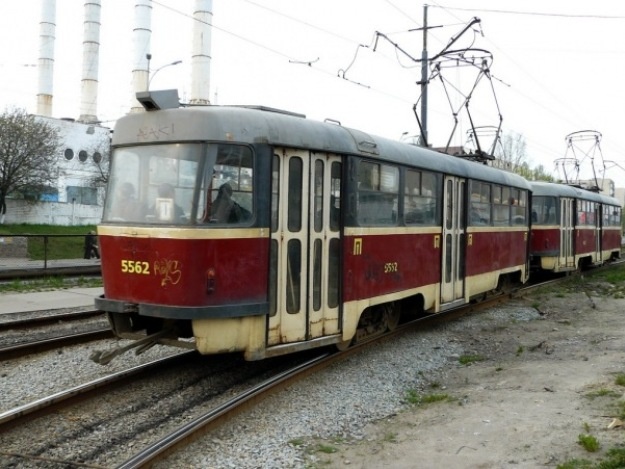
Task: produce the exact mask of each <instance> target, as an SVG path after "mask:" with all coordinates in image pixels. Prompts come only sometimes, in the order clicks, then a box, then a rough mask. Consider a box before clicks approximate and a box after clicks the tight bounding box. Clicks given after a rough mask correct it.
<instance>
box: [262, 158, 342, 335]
mask: <svg viewBox="0 0 625 469" xmlns="http://www.w3.org/2000/svg"><path fill="white" fill-rule="evenodd" d="M340 191H341V159H340V158H339V157H337V156H333V155H327V154H323V153H310V152H307V151H301V150H284V151H283V152H282V153H281V154H276V155H274V160H273V177H272V194H271V198H272V200H271V207H272V208H271V210H272V227H271V228H272V232H271V279H270V317H269V331H268V337H267V344H268V345H269V346H271V345H277V344H285V343H291V342H299V341H304V340H310V339H314V338H317V337H321V336H326V335H332V334H338V333H339V332H340V324H339V247H340V229H339V220H340V218H339V214H340V203H341V192H340Z"/></svg>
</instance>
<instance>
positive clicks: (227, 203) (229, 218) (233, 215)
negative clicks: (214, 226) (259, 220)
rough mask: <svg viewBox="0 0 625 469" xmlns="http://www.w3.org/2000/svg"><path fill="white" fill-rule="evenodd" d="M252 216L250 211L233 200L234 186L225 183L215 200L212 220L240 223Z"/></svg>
mask: <svg viewBox="0 0 625 469" xmlns="http://www.w3.org/2000/svg"><path fill="white" fill-rule="evenodd" d="M250 216H251V214H250V212H249V211H247V210H246V209H244V208H243V207H241V206H240V205H239V204H238V203H236V202H235V201H234V200H232V186H231V185H230V184H229V183H227V182H226V183H224V184H222V185H221V186H220V187H219V190H218V191H217V197H215V200H213V204H212V208H211V218H210V221H211V222H214V223H240V222H242V221H246V220H248V219H249V217H250Z"/></svg>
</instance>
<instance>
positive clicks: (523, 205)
mask: <svg viewBox="0 0 625 469" xmlns="http://www.w3.org/2000/svg"><path fill="white" fill-rule="evenodd" d="M510 206H511V214H512V224H514V225H525V224H527V191H524V190H520V189H512V191H511V197H510Z"/></svg>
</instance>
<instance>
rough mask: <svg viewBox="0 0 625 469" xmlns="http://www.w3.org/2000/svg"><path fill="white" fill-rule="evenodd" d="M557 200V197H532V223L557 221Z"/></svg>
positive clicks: (541, 223)
mask: <svg viewBox="0 0 625 469" xmlns="http://www.w3.org/2000/svg"><path fill="white" fill-rule="evenodd" d="M556 202H557V200H556V198H555V197H546V196H543V195H537V196H534V198H533V199H532V223H534V224H537V225H545V224H554V223H556V220H557V216H556V207H557V204H556Z"/></svg>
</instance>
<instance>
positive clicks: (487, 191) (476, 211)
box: [469, 181, 491, 226]
mask: <svg viewBox="0 0 625 469" xmlns="http://www.w3.org/2000/svg"><path fill="white" fill-rule="evenodd" d="M470 204H471V211H470V218H469V224H471V225H473V226H476V225H490V224H491V210H490V209H491V186H490V184H488V183H485V182H478V181H473V182H472V183H471V202H470Z"/></svg>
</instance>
